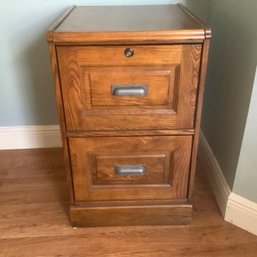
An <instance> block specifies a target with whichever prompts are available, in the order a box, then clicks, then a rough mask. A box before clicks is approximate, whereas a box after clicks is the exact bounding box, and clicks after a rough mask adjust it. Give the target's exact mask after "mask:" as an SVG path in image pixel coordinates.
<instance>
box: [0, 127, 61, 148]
mask: <svg viewBox="0 0 257 257" xmlns="http://www.w3.org/2000/svg"><path fill="white" fill-rule="evenodd" d="M61 146H62V140H61V133H60V128H59V126H58V125H41V126H18V127H0V149H1V150H3V149H31V148H48V147H61Z"/></svg>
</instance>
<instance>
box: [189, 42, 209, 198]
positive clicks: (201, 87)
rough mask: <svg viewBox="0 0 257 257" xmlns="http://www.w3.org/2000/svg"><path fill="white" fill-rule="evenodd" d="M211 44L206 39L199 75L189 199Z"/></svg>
mask: <svg viewBox="0 0 257 257" xmlns="http://www.w3.org/2000/svg"><path fill="white" fill-rule="evenodd" d="M209 46H210V40H209V39H206V40H205V41H204V44H203V52H202V62H201V68H200V77H199V91H198V99H197V106H196V113H195V126H194V127H195V135H194V136H193V147H192V159H191V172H190V179H189V181H190V182H189V189H188V199H189V201H191V199H192V196H193V188H194V178H195V170H196V158H197V152H198V143H199V133H200V125H201V114H202V105H203V93H204V86H205V77H206V72H207V63H208V54H209Z"/></svg>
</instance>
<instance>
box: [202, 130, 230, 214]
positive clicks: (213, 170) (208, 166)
mask: <svg viewBox="0 0 257 257" xmlns="http://www.w3.org/2000/svg"><path fill="white" fill-rule="evenodd" d="M199 158H200V161H201V163H202V164H203V166H204V170H205V171H206V172H207V176H208V179H209V182H210V184H211V187H212V190H213V192H214V195H215V198H216V201H217V203H218V206H219V208H220V210H221V213H222V214H223V217H225V213H226V207H227V202H228V198H229V195H230V193H231V189H230V187H229V186H228V184H227V181H226V179H225V177H224V175H223V173H222V170H221V168H220V165H219V163H218V161H217V160H216V158H215V156H214V154H213V152H212V150H211V148H210V146H209V144H208V142H207V140H206V138H205V136H204V134H203V133H202V131H201V132H200V140H199Z"/></svg>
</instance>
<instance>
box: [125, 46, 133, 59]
mask: <svg viewBox="0 0 257 257" xmlns="http://www.w3.org/2000/svg"><path fill="white" fill-rule="evenodd" d="M124 55H125V56H126V57H132V56H133V55H134V50H133V49H132V48H126V49H125V50H124Z"/></svg>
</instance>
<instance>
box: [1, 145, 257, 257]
mask: <svg viewBox="0 0 257 257" xmlns="http://www.w3.org/2000/svg"><path fill="white" fill-rule="evenodd" d="M68 197H69V193H68V192H67V185H66V181H65V170H64V165H63V159H62V149H37V150H17V151H0V239H1V240H0V256H1V257H3V256H4V257H20V256H22V257H35V256H36V257H38V256H41V257H42V256H44V257H54V256H55V257H64V256H65V257H71V256H72V257H82V256H83V257H85V256H90V257H92V256H103V257H110V256H115V257H116V256H117V257H129V256H133V257H134V256H135V257H144V256H151V257H162V256H165V257H166V256H172V257H173V256H175V257H177V256H191V257H192V256H196V257H212V256H215V257H216V256H218V257H223V256H232V257H237V256H240V257H241V256H247V257H248V256H249V257H256V256H257V237H255V236H253V235H251V234H250V233H248V232H245V231H243V230H241V229H239V228H237V227H235V226H233V225H231V224H229V223H227V222H225V221H224V220H223V218H222V216H221V214H220V212H219V210H218V207H217V205H216V203H215V200H214V197H213V195H212V192H211V190H210V187H209V184H208V182H207V180H206V177H205V175H204V171H203V170H202V168H201V164H200V163H198V169H197V177H196V187H195V197H194V213H193V221H192V224H191V225H184V226H155V227H154V226H144V227H107V228H78V229H73V228H72V227H71V226H70V225H69V220H68V216H67V210H68Z"/></svg>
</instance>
